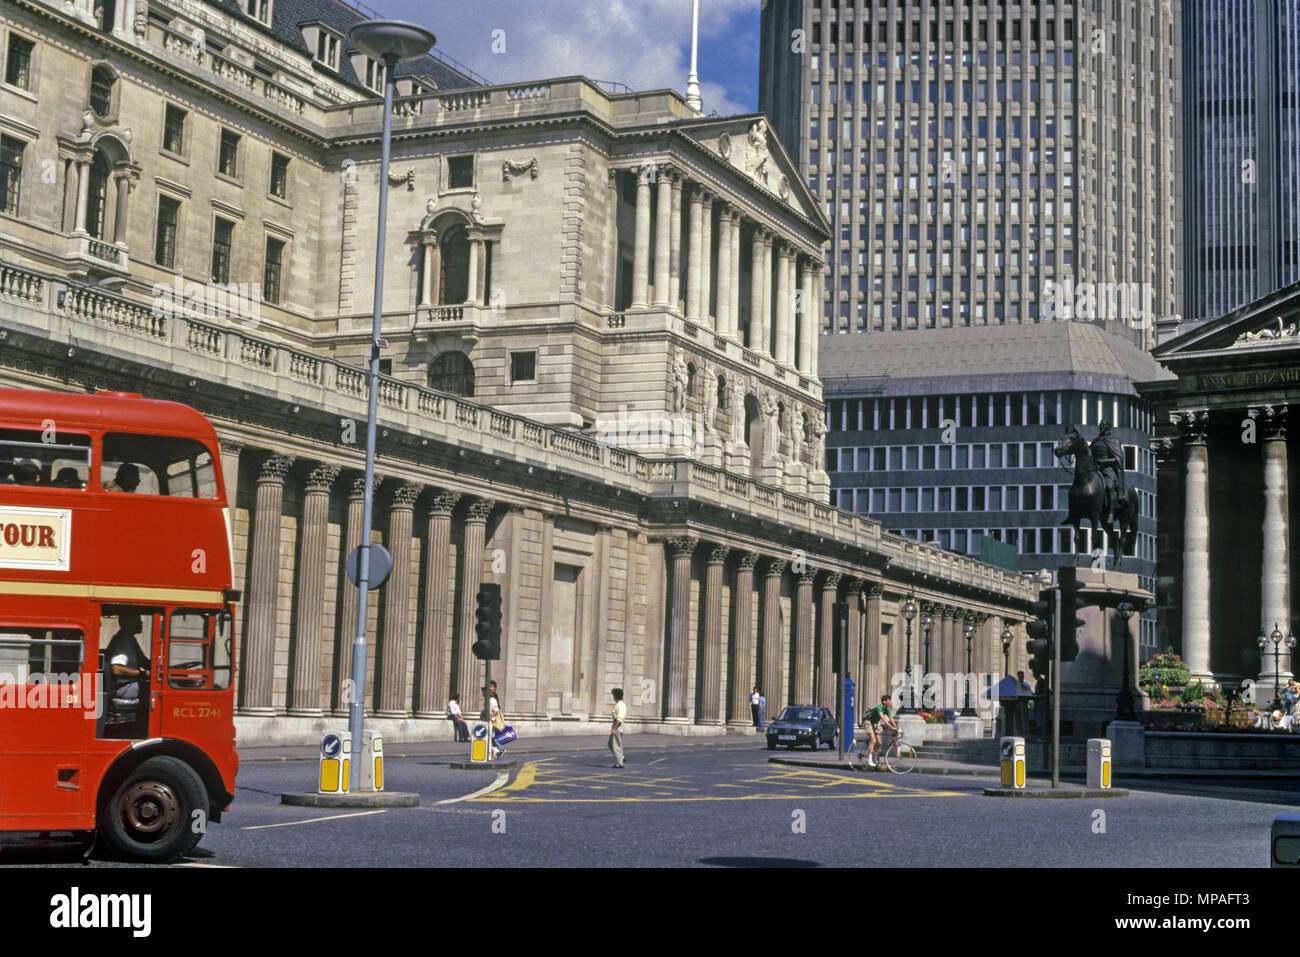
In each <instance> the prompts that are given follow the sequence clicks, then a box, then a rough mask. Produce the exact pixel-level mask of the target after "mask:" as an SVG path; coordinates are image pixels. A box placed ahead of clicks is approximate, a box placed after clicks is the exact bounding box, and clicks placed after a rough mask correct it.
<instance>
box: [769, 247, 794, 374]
mask: <svg viewBox="0 0 1300 957" xmlns="http://www.w3.org/2000/svg"><path fill="white" fill-rule="evenodd" d="M776 257H777V263H776V348H775V349H774V350H773V352H772V358H773V359H775V360H776V362H777V364H778V365H789V364H790V268H789V266H790V252H789V250H787V249H786V248H785V247H784V246H782V247H781V248H780V249H779V250H777V253H776Z"/></svg>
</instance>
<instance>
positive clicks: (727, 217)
mask: <svg viewBox="0 0 1300 957" xmlns="http://www.w3.org/2000/svg"><path fill="white" fill-rule="evenodd" d="M718 335H721V336H732V337H734V336H735V335H736V323H735V317H733V316H732V314H731V209H730V208H728V207H727V206H723V207H722V212H721V213H719V215H718ZM759 690H762V689H759Z"/></svg>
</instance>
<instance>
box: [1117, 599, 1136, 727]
mask: <svg viewBox="0 0 1300 957" xmlns="http://www.w3.org/2000/svg"><path fill="white" fill-rule="evenodd" d="M1115 611H1116V612H1117V613H1118V614H1119V616H1120V618H1122V619H1123V620H1124V676H1123V677H1122V678H1121V679H1120V686H1119V694H1118V695H1116V696H1115V716H1116V717H1117V718H1119V720H1121V721H1132V720H1134V718H1135V717H1136V715H1135V714H1134V712H1133V691H1132V689H1130V688H1129V670H1128V662H1129V650H1128V642H1129V626H1128V622H1129V619H1130V618H1132V617H1133V612H1134V607H1133V604H1132V602H1127V601H1122V602H1120V603H1119V605H1118V607H1116V609H1115Z"/></svg>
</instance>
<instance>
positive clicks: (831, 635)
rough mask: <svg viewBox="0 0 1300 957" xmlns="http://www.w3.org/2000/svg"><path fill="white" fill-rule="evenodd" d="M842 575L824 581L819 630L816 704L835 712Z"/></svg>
mask: <svg viewBox="0 0 1300 957" xmlns="http://www.w3.org/2000/svg"><path fill="white" fill-rule="evenodd" d="M839 590H840V575H839V573H838V572H828V573H827V574H826V576H825V577H824V578H823V579H822V590H821V596H820V597H821V608H820V618H819V620H818V628H817V694H816V697H815V699H814V701H813V703H814V704H818V705H821V706H822V707H823V708H830V709H831V711H834V710H835V669H834V664H835V642H836V641H838V640H839V637H840V636H839V634H838V633H837V632H836V628H835V625H836V621H835V599H836V598H837V597H838V596H839Z"/></svg>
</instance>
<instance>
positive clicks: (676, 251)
mask: <svg viewBox="0 0 1300 957" xmlns="http://www.w3.org/2000/svg"><path fill="white" fill-rule="evenodd" d="M672 186H673V190H672V209H671V211H670V215H669V218H668V232H669V236H668V308H670V309H676V308H678V305H677V303H678V302H679V301H680V298H681V286H682V280H681V274H682V178H681V177H680V176H674V177H673V182H672Z"/></svg>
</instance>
